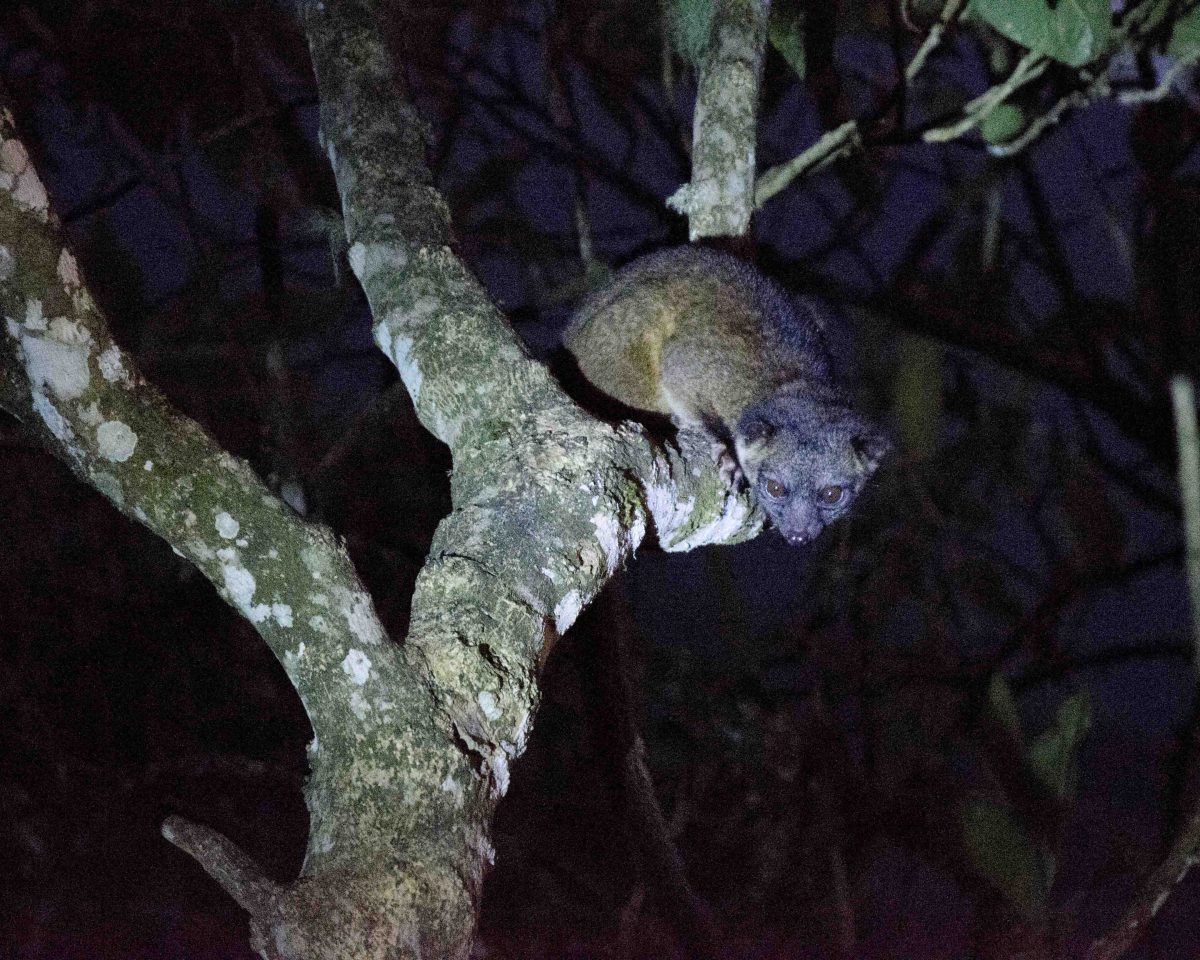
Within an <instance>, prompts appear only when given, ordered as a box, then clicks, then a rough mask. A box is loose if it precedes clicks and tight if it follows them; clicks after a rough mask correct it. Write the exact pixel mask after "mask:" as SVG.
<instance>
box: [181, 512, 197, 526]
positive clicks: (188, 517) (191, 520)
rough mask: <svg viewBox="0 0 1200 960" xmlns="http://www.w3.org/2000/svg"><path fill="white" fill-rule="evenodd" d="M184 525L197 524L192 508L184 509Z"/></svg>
mask: <svg viewBox="0 0 1200 960" xmlns="http://www.w3.org/2000/svg"><path fill="white" fill-rule="evenodd" d="M183 525H184V526H185V527H194V526H195V525H196V515H195V514H194V513H192V511H191V510H184V511H183Z"/></svg>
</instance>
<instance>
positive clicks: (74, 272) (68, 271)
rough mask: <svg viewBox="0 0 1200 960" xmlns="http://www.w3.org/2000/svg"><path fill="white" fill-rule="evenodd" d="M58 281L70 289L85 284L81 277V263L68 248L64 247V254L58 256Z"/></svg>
mask: <svg viewBox="0 0 1200 960" xmlns="http://www.w3.org/2000/svg"><path fill="white" fill-rule="evenodd" d="M58 279H59V280H61V281H62V282H63V284H64V285H65V286H68V287H78V286H79V285H80V284H81V283H83V278H82V277H80V275H79V261H77V260H76V259H75V257H74V255H73V254H72V253H71V251H70V250H68V249H67V248H66V247H63V250H62V253H60V254H59V255H58Z"/></svg>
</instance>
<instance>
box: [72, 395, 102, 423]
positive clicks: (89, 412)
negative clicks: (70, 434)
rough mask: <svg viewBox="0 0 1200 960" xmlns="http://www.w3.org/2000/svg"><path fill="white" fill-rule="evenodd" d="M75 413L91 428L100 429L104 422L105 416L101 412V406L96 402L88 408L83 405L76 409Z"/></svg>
mask: <svg viewBox="0 0 1200 960" xmlns="http://www.w3.org/2000/svg"><path fill="white" fill-rule="evenodd" d="M75 412H76V414H77V415H78V417H79V419H80V420H82V421H83V422H84V423H86V424H87V425H88V426H89V427H98V426H100V424H102V423H103V422H104V414H102V413H101V412H100V405H99V404H98V403H96V401H95V400H93V401H92V402H91V403H89V404H88V405H87V406H86V407H85V406H83V405H82V404H81V405H80V406H78V407H76V408H75Z"/></svg>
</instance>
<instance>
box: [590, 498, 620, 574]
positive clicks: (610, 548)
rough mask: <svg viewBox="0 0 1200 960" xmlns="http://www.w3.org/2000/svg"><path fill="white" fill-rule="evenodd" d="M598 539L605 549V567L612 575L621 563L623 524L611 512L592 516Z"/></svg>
mask: <svg viewBox="0 0 1200 960" xmlns="http://www.w3.org/2000/svg"><path fill="white" fill-rule="evenodd" d="M592 526H593V527H594V528H595V530H596V539H597V540H598V541H599V543H600V549H601V550H603V551H604V567H605V569H606V570H607V571H608V573H609V574H610V575H611V574H613V573H615V572H616V570H617V567H618V566H620V564H621V525H620V524H619V523H617V518H616V517H614V516H613V515H612V514H610V513H597V514H595V515H594V516H593V517H592Z"/></svg>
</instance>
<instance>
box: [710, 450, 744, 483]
mask: <svg viewBox="0 0 1200 960" xmlns="http://www.w3.org/2000/svg"><path fill="white" fill-rule="evenodd" d="M712 451H713V457H714V458H715V459H716V461H717V472H718V473H719V474H720V475H721V479H722V480H723V481H724V482H725V484H726V485H727V486H729V487H731V488H733V489H734V490H738V489H740V488H741V486H742V483H743V482H744V481H745V479H746V478H745V475H744V474H743V473H742V468H741V466H740V465H739V464H738V462H737V457H735V456H734V455H733V453H732V452H731V451H730V449H729V447H727V446H726V445H725V444H723V443H721V442H720V441H719V440H714V441H713V445H712Z"/></svg>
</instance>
